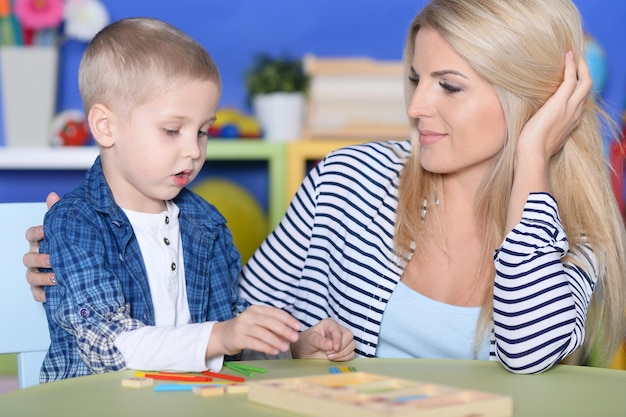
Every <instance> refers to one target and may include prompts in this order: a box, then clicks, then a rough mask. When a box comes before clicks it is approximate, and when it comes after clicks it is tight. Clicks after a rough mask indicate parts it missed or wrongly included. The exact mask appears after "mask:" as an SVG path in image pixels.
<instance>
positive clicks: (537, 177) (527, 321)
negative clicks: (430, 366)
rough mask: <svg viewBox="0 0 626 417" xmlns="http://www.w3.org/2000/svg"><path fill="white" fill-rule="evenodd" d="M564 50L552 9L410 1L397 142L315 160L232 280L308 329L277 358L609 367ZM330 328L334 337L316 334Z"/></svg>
mask: <svg viewBox="0 0 626 417" xmlns="http://www.w3.org/2000/svg"><path fill="white" fill-rule="evenodd" d="M582 48H583V30H582V24H581V17H580V15H579V12H578V10H577V9H576V7H575V6H574V4H573V3H572V2H571V1H570V0H553V1H550V2H545V1H543V0H526V1H523V2H522V1H518V0H433V1H431V2H430V3H428V4H427V5H426V6H425V7H424V8H423V10H422V11H421V12H420V13H419V14H418V15H417V16H416V17H415V19H414V20H413V22H412V24H411V26H410V28H409V32H408V38H407V43H406V48H405V56H404V62H405V73H406V74H405V79H406V99H407V115H408V117H409V121H410V124H411V128H412V137H411V138H410V140H407V141H382V142H372V143H368V144H363V145H358V146H351V147H347V148H344V149H341V150H338V151H335V152H333V153H331V154H330V155H328V156H327V157H326V158H325V159H324V160H323V161H322V162H321V163H320V164H318V165H317V166H316V167H315V168H314V169H313V170H312V171H311V172H310V173H309V175H308V176H307V178H306V179H305V180H304V182H303V184H302V186H301V188H300V189H299V191H298V192H297V194H296V196H295V197H294V199H293V201H292V203H291V205H290V207H289V209H288V211H287V213H286V215H285V217H284V219H283V220H282V222H281V223H280V225H279V226H278V227H277V228H276V230H275V231H274V232H273V233H271V234H270V236H268V238H267V239H266V240H265V242H264V243H263V244H262V245H261V247H260V248H259V250H258V251H257V252H256V253H255V255H254V256H253V257H252V258H251V259H250V260H249V261H248V263H247V265H246V266H245V267H244V269H243V272H242V274H241V277H240V287H241V294H242V295H243V297H244V298H246V299H247V300H249V301H250V302H252V303H254V304H266V305H272V306H275V307H279V308H282V309H284V310H286V311H288V312H289V313H291V314H292V315H293V316H294V317H295V318H297V319H298V320H300V322H302V323H303V324H304V325H305V327H310V330H307V331H304V332H303V333H302V334H301V338H300V343H299V345H298V346H295V345H294V346H292V349H291V352H292V353H293V354H294V355H295V356H298V357H329V358H331V359H332V358H333V357H334V356H335V355H337V352H338V350H337V349H335V350H334V351H333V352H332V353H330V354H326V352H324V350H323V349H315V348H313V346H321V345H320V344H319V343H317V341H318V340H319V339H320V338H321V339H322V340H324V338H327V339H328V344H329V345H328V347H330V343H331V341H332V342H333V343H335V346H334V347H337V346H340V347H341V348H344V347H350V346H351V344H350V343H348V342H349V340H350V337H351V336H352V337H353V338H354V339H353V340H354V342H355V346H356V347H355V353H356V355H357V356H361V357H375V356H378V357H444V358H460V359H472V358H473V359H491V360H498V361H500V362H501V363H502V364H503V366H504V368H505V369H507V370H509V371H511V372H515V373H537V372H543V371H545V370H547V369H549V368H551V367H552V366H554V365H555V364H557V363H559V362H560V361H562V360H563V359H565V358H566V357H568V356H569V355H571V354H572V353H574V352H575V351H577V350H578V349H579V348H580V347H581V346H583V345H585V349H586V350H585V352H586V353H588V352H589V347H590V346H591V345H592V343H593V341H594V340H601V343H597V345H598V346H601V347H603V348H604V350H603V352H600V354H599V356H601V357H602V358H604V360H608V359H609V358H610V357H611V355H612V353H613V351H614V350H615V348H616V347H617V346H618V344H619V343H620V341H621V340H622V338H623V336H624V325H625V324H624V300H625V299H626V297H625V293H624V283H623V280H624V277H625V276H626V265H625V264H624V256H623V254H624V253H626V251H625V249H626V248H625V243H624V242H625V239H624V228H623V224H622V221H621V217H620V214H619V211H618V209H617V205H616V203H615V199H614V197H613V195H612V192H611V187H610V184H609V177H608V167H607V163H606V160H605V157H604V155H603V152H602V134H601V133H602V132H601V130H602V122H601V119H600V116H602V113H601V111H600V109H599V108H598V106H597V104H596V103H595V101H594V98H593V97H592V96H590V95H589V91H590V88H591V78H590V75H589V71H588V69H587V67H586V65H585V62H584V61H583V59H582V57H581V55H582V54H581V49H582ZM39 238H41V231H39V233H36V229H31V230H30V231H29V240H30V241H31V242H32V243H33V245H32V246H33V248H34V247H36V241H37V239H39ZM25 264H26V265H27V266H29V267H31V269H29V274H28V278H29V282H31V284H32V285H38V284H41V283H44V282H46V279H48V278H49V276H46V275H41V274H37V273H35V272H34V271H33V269H32V267H36V266H39V265H42V260H41V259H40V258H38V257H37V256H35V255H34V254H29V255H27V257H25ZM36 296H37V293H36ZM320 320H322V322H321V325H319V323H318V322H319V321H320ZM332 321H337V322H338V323H339V324H340V325H342V326H343V328H344V331H343V332H340V333H339V332H337V331H336V330H335V331H334V332H330V331H329V332H328V334H327V332H326V331H325V329H326V328H327V327H326V326H325V325H324V323H331V322H332ZM316 324H318V325H317V326H314V325H316ZM328 328H329V329H330V328H331V327H330V326H328ZM597 338H601V339H597ZM308 340H311V341H313V342H315V343H312V342H311V343H306V342H307V341H308ZM584 342H585V343H584ZM316 343H317V344H316ZM339 351H340V350H339Z"/></svg>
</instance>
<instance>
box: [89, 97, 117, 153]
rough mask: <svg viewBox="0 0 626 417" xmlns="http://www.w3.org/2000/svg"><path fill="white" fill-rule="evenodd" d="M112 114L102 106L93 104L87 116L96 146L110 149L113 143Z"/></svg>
mask: <svg viewBox="0 0 626 417" xmlns="http://www.w3.org/2000/svg"><path fill="white" fill-rule="evenodd" d="M112 116H113V113H112V112H111V110H110V109H109V108H108V107H107V106H105V105H103V104H94V105H93V106H92V107H91V109H90V110H89V114H88V115H87V122H88V123H89V129H90V130H91V134H92V135H93V138H94V139H95V141H96V143H98V145H100V146H102V147H103V148H110V147H111V146H113V144H114V143H115V139H114V137H113V128H112V126H111V124H112Z"/></svg>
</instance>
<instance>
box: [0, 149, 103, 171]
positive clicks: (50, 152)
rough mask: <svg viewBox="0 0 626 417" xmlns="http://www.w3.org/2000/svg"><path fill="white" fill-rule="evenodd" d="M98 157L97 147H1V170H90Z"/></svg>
mask: <svg viewBox="0 0 626 417" xmlns="http://www.w3.org/2000/svg"><path fill="white" fill-rule="evenodd" d="M97 156H98V148H97V147H96V146H77V147H58V148H53V147H23V148H21V147H0V169H19V170H40V169H41V170H45V169H85V170H86V169H88V168H89V167H91V165H93V162H94V161H95V159H96V157H97Z"/></svg>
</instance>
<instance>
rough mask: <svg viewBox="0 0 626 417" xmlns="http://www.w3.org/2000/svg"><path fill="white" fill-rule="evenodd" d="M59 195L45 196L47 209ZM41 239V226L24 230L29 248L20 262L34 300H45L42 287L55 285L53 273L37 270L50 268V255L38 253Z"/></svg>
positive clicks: (57, 199)
mask: <svg viewBox="0 0 626 417" xmlns="http://www.w3.org/2000/svg"><path fill="white" fill-rule="evenodd" d="M60 199H61V197H59V195H58V194H57V193H50V194H48V197H47V198H46V203H47V204H48V209H50V207H52V205H53V204H54V203H56V202H57V201H59V200H60ZM42 239H43V226H32V227H29V228H28V229H27V230H26V240H27V241H28V243H29V250H28V252H26V253H25V254H24V257H23V258H22V263H23V264H24V266H25V267H26V280H27V281H28V283H29V284H30V290H31V292H32V293H33V298H34V299H35V300H36V301H40V302H45V301H46V294H45V293H44V290H43V287H44V286H47V285H55V284H56V281H55V280H54V273H52V272H39V268H50V256H48V255H47V254H40V253H39V242H40V241H41V240H42Z"/></svg>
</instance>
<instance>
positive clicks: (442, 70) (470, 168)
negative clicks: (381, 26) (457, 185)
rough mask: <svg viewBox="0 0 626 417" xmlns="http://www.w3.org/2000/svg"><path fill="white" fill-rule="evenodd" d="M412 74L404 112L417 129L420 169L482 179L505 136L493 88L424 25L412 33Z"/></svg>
mask: <svg viewBox="0 0 626 417" xmlns="http://www.w3.org/2000/svg"><path fill="white" fill-rule="evenodd" d="M412 72H413V74H412V76H411V80H412V81H414V83H413V84H414V86H415V91H414V94H413V98H412V100H411V102H410V104H409V106H408V110H407V112H408V115H409V117H411V118H413V119H415V122H416V126H417V129H418V132H419V146H420V163H421V165H422V167H423V168H424V169H425V170H427V171H430V172H434V173H440V174H455V175H462V176H463V177H466V176H467V175H469V176H470V178H473V177H475V178H476V179H477V180H479V179H482V178H483V176H484V175H485V173H486V171H487V170H488V169H489V168H490V167H491V166H492V162H493V160H494V159H495V157H496V155H497V154H498V153H499V152H500V150H501V149H502V147H503V146H504V139H505V135H506V121H505V118H504V112H503V110H502V106H501V105H500V100H499V98H498V95H497V94H496V91H495V89H494V88H493V87H492V86H491V84H489V83H488V82H487V81H486V80H484V79H482V78H480V76H479V75H478V74H477V73H476V72H475V71H474V70H473V69H472V68H471V67H470V65H469V64H468V63H467V61H465V60H464V59H463V58H462V57H461V56H460V55H459V54H458V53H457V52H456V51H455V50H454V49H453V48H452V46H450V44H449V43H448V42H447V41H446V40H444V38H443V37H441V35H439V33H438V32H437V31H436V30H434V29H432V28H429V27H423V28H421V29H420V30H419V31H418V32H417V35H416V37H415V54H414V55H413V61H412Z"/></svg>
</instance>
